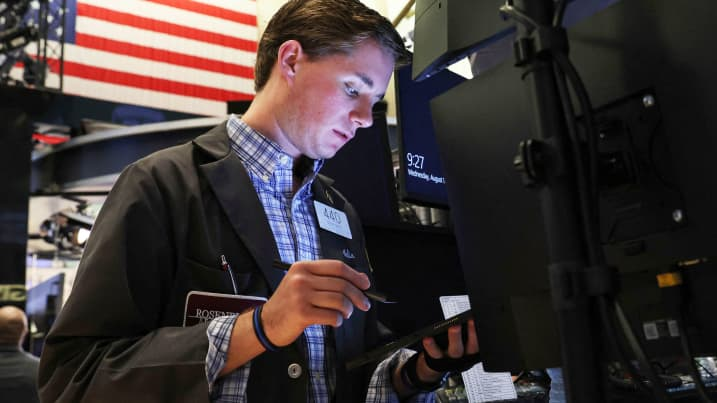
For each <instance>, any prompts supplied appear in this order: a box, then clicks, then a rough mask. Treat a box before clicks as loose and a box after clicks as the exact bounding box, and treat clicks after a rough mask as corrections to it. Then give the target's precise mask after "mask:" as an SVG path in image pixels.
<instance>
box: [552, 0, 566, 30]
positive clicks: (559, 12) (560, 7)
mask: <svg viewBox="0 0 717 403" xmlns="http://www.w3.org/2000/svg"><path fill="white" fill-rule="evenodd" d="M567 5H568V0H559V1H558V4H556V5H555V15H554V16H553V26H554V27H559V26H561V25H562V24H563V17H565V8H566V6H567Z"/></svg>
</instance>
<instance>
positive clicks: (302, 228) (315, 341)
mask: <svg viewBox="0 0 717 403" xmlns="http://www.w3.org/2000/svg"><path fill="white" fill-rule="evenodd" d="M227 131H228V132H229V137H230V139H231V147H232V150H234V152H236V153H237V155H238V156H239V159H240V160H241V161H242V163H243V164H244V166H245V167H246V169H247V172H248V173H249V177H250V178H251V181H252V183H253V185H254V188H255V189H256V192H257V194H258V195H259V199H260V201H261V203H262V205H263V206H264V211H265V212H266V215H267V217H268V219H269V225H270V226H271V230H272V232H273V234H274V239H275V240H276V244H277V247H278V249H279V254H280V256H281V259H282V260H283V261H284V262H287V263H290V262H296V261H300V260H316V259H320V258H321V256H322V255H321V245H320V243H319V237H318V232H317V229H316V221H315V219H314V217H315V212H314V207H313V203H312V197H311V196H312V194H311V183H312V182H313V181H314V179H315V178H316V174H317V173H318V171H319V169H321V166H322V165H323V161H322V160H317V161H314V166H313V172H312V173H311V175H308V176H307V177H306V178H305V179H304V183H303V184H302V186H301V187H300V188H299V190H298V191H297V192H296V194H294V192H293V165H294V160H293V158H292V157H291V156H289V155H288V154H286V153H284V152H283V151H282V150H281V148H279V146H278V145H277V144H276V143H274V142H273V141H271V140H269V139H267V138H265V137H264V136H262V135H261V134H259V133H258V132H256V131H255V130H254V129H252V128H251V127H249V126H248V125H247V124H246V123H244V122H243V121H242V120H241V119H239V118H238V117H236V116H234V115H232V116H230V118H229V121H228V122H227ZM235 321H236V316H225V317H221V318H216V319H214V320H213V321H212V322H211V324H210V326H209V328H208V330H207V335H208V337H209V351H208V352H207V361H206V362H207V365H206V371H207V380H208V382H209V390H210V396H211V399H212V401H213V402H241V403H245V402H247V398H246V388H247V382H248V380H249V372H250V369H251V362H248V363H247V364H245V365H244V366H242V367H240V368H238V369H237V370H236V371H233V372H232V373H230V374H227V375H226V376H224V377H222V378H219V379H218V375H219V372H220V371H221V369H222V368H223V367H224V365H225V363H226V358H227V350H228V348H229V339H230V336H231V331H232V328H233V327H234V322H235ZM330 331H331V330H330V328H329V327H327V326H320V325H314V326H310V327H308V328H306V330H304V341H305V346H304V347H305V348H306V349H305V351H306V352H307V354H308V357H307V362H308V363H309V368H308V374H309V391H308V398H307V401H308V402H329V401H331V396H332V395H333V392H334V390H335V384H336V373H335V370H334V369H335V368H334V365H335V363H334V359H333V353H334V352H333V343H332V342H331V339H330V337H329V336H330V334H329V332H330ZM412 354H413V352H412V351H410V350H400V351H398V352H396V353H395V354H394V355H392V356H391V357H389V358H388V359H386V360H385V361H384V362H382V363H381V364H380V365H379V366H378V368H377V369H376V371H375V372H374V374H373V377H372V379H371V382H370V385H369V392H368V395H367V397H366V402H370V403H379V402H381V403H384V402H385V403H389V402H391V403H392V402H398V396H397V395H396V394H395V392H393V389H392V384H391V372H392V370H393V369H394V368H396V366H397V365H399V364H400V363H402V362H404V361H405V360H407V359H408V358H409V357H410V356H411V355H412ZM412 400H414V401H416V402H424V401H426V402H427V401H432V400H433V395H432V394H426V395H417V396H415V397H414V399H412Z"/></svg>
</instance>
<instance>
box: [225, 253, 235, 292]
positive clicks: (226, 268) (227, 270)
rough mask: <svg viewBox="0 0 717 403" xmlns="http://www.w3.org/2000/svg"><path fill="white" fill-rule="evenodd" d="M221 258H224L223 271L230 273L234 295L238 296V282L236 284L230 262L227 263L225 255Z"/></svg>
mask: <svg viewBox="0 0 717 403" xmlns="http://www.w3.org/2000/svg"><path fill="white" fill-rule="evenodd" d="M221 257H222V270H224V271H226V272H228V273H229V278H230V279H231V280H232V288H233V289H234V295H236V294H238V292H237V282H236V280H234V273H232V267H231V266H229V262H227V258H226V257H224V255H222V256H221Z"/></svg>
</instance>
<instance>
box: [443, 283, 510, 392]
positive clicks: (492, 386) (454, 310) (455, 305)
mask: <svg viewBox="0 0 717 403" xmlns="http://www.w3.org/2000/svg"><path fill="white" fill-rule="evenodd" d="M439 300H440V302H441V309H443V316H444V317H446V318H448V317H451V316H454V315H458V314H459V313H461V312H464V311H467V310H469V309H471V303H470V301H469V300H468V296H467V295H449V296H442V297H440V298H439ZM461 375H462V377H463V384H464V385H465V389H466V396H468V401H469V402H470V403H478V402H492V401H495V400H509V399H517V398H518V394H517V393H516V391H515V387H514V386H513V380H512V379H511V377H510V372H485V371H484V370H483V363H478V364H477V365H475V366H474V367H473V368H471V369H469V370H467V371H464V372H463V373H462V374H461Z"/></svg>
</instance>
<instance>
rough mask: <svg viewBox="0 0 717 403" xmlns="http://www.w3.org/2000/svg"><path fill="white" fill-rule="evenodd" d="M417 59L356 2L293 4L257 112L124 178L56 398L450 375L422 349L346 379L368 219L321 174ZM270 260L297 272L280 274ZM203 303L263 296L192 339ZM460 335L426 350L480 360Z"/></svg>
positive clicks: (342, 388)
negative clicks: (403, 67)
mask: <svg viewBox="0 0 717 403" xmlns="http://www.w3.org/2000/svg"><path fill="white" fill-rule="evenodd" d="M405 57H406V52H405V49H404V47H403V43H402V41H401V38H400V37H399V36H398V35H397V33H396V32H395V30H394V29H393V27H392V26H391V24H390V23H389V22H388V21H387V20H386V19H385V18H383V17H381V16H380V15H378V14H377V13H376V12H374V11H373V10H370V9H368V8H366V7H365V6H363V5H362V4H361V3H360V2H359V1H355V0H303V1H302V0H296V1H289V2H288V3H287V4H285V5H284V6H283V7H282V8H281V9H280V10H279V11H278V12H277V14H276V15H275V16H274V17H273V18H272V20H271V21H270V22H269V24H268V26H267V28H266V31H265V33H264V35H263V36H262V39H261V41H260V44H259V51H258V55H257V63H256V91H257V94H256V97H255V99H254V101H253V102H252V104H251V106H250V108H249V110H248V111H247V112H246V114H245V115H243V116H242V117H241V119H240V118H237V117H234V116H233V117H231V118H230V119H229V120H228V121H227V123H226V124H222V125H220V126H218V127H216V128H214V129H213V130H211V131H210V132H208V133H206V134H204V135H202V136H200V137H198V138H197V139H195V140H194V141H193V142H192V143H190V144H186V145H182V146H179V147H174V148H171V149H167V150H164V151H161V152H158V153H156V154H154V155H152V156H149V157H147V158H145V159H143V160H140V161H138V162H136V163H134V164H132V165H130V166H129V167H128V168H127V169H125V171H124V172H123V174H122V175H121V176H120V178H119V179H118V181H117V183H116V184H115V186H114V188H113V190H112V193H111V194H110V196H109V197H108V199H107V201H106V203H105V205H104V207H103V209H102V213H101V214H100V217H98V220H97V222H96V224H95V227H94V229H93V233H92V237H91V239H90V241H89V243H88V246H87V248H86V250H85V253H84V256H83V259H82V262H81V264H80V268H79V271H78V275H77V278H76V282H75V285H74V289H73V292H72V295H71V296H70V299H69V301H68V303H67V305H66V306H65V308H64V309H63V312H62V314H61V316H60V318H59V319H58V321H57V323H56V325H55V327H54V328H53V330H52V332H51V333H50V335H49V337H48V339H47V344H46V346H45V350H44V354H43V357H42V363H41V373H40V383H41V392H42V397H43V399H44V400H46V401H53V402H54V401H68V402H69V401H72V402H75V401H80V400H83V399H84V400H86V401H102V402H110V401H133V402H134V401H173V402H174V401H191V402H200V401H231V402H246V401H249V402H307V401H311V402H313V401H316V402H330V401H335V402H342V403H343V402H363V401H371V402H374V401H375V402H384V401H386V402H387V401H397V400H398V398H411V399H414V400H417V401H421V400H425V399H426V398H428V399H430V398H431V397H432V396H431V395H430V394H426V393H421V392H424V391H428V390H431V389H434V388H435V387H437V386H439V385H440V380H441V378H442V376H443V373H442V372H441V371H434V370H432V369H431V368H429V367H428V365H427V364H426V360H425V353H423V352H422V353H420V355H416V356H415V357H414V358H410V359H409V357H411V356H412V355H413V354H414V353H413V352H412V351H408V350H401V351H398V352H397V353H396V354H394V355H393V356H392V357H390V358H389V359H387V360H386V361H384V362H382V363H381V364H380V365H379V366H378V368H375V371H374V368H373V367H364V368H361V369H358V370H355V371H351V372H348V371H347V370H346V368H345V363H346V361H347V360H349V359H350V358H352V357H354V356H356V355H358V354H360V353H362V352H364V351H366V350H368V349H370V348H371V347H373V345H374V343H375V342H376V318H375V309H371V305H370V302H369V300H368V299H367V298H366V297H365V296H364V294H363V292H362V290H364V289H367V288H368V287H369V286H370V283H371V278H370V276H371V274H370V271H369V270H368V267H369V265H368V261H367V258H366V256H365V254H364V253H363V251H364V250H365V248H364V241H363V234H362V230H361V226H360V223H359V221H358V217H357V216H356V212H355V211H354V210H353V208H352V207H351V205H350V204H349V203H348V202H347V201H346V200H344V198H343V197H342V196H341V195H340V194H338V193H337V192H336V191H335V190H334V189H333V188H332V187H331V186H330V185H331V182H330V180H328V179H327V178H325V177H321V176H318V171H319V169H320V168H321V165H322V163H323V160H324V159H327V158H331V157H333V156H334V154H335V153H336V152H337V151H338V150H339V149H340V148H341V147H342V146H343V145H344V144H346V142H348V141H349V140H350V139H351V138H352V137H353V136H354V134H355V133H356V129H358V128H359V127H366V126H370V125H371V124H372V112H371V110H372V106H373V104H374V103H376V102H377V101H379V100H380V99H381V98H382V97H383V94H384V92H385V90H386V87H387V86H388V81H389V78H390V76H391V73H392V71H393V68H394V64H395V63H396V62H397V61H399V62H401V61H403V59H404V58H405ZM318 211H327V212H329V214H328V215H329V216H330V217H331V218H333V221H332V222H327V221H326V220H327V219H326V218H323V217H322V216H321V215H317V212H318ZM344 250H349V251H351V252H352V253H350V254H343V253H342V251H344ZM345 255H348V256H355V257H353V258H351V259H350V258H347V257H346V256H345ZM275 260H281V261H284V262H288V263H293V264H292V265H291V268H290V269H289V270H288V271H287V272H286V273H284V272H283V271H281V270H277V269H276V268H273V267H272V266H273V261H275ZM190 291H209V292H215V293H229V294H231V293H237V294H242V295H254V296H262V297H267V298H268V301H267V302H266V303H265V304H264V305H263V306H262V307H261V309H258V308H257V309H255V310H252V311H250V312H246V313H243V314H241V315H229V316H221V317H218V318H215V319H213V320H211V321H208V322H206V323H203V324H198V325H194V326H190V327H181V325H182V320H183V318H184V315H185V313H184V304H185V300H186V296H187V294H188V293H189V292H190ZM450 339H451V342H450V345H449V347H448V349H447V351H441V350H440V349H439V348H438V347H437V346H436V345H435V343H433V340H432V339H427V340H426V341H425V343H424V345H425V350H426V352H428V353H429V354H430V356H432V357H434V358H437V359H440V360H442V361H443V363H444V364H445V362H446V361H447V360H448V361H449V364H450V359H451V358H450V357H453V358H459V357H461V356H463V355H464V352H465V353H467V354H471V353H476V352H477V350H478V344H477V339H476V336H475V331H473V330H472V327H471V332H470V337H469V339H468V344H467V346H465V348H464V346H463V341H462V340H461V336H460V328H454V329H452V330H451V332H450ZM406 363H408V364H406ZM434 367H435V365H434Z"/></svg>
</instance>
